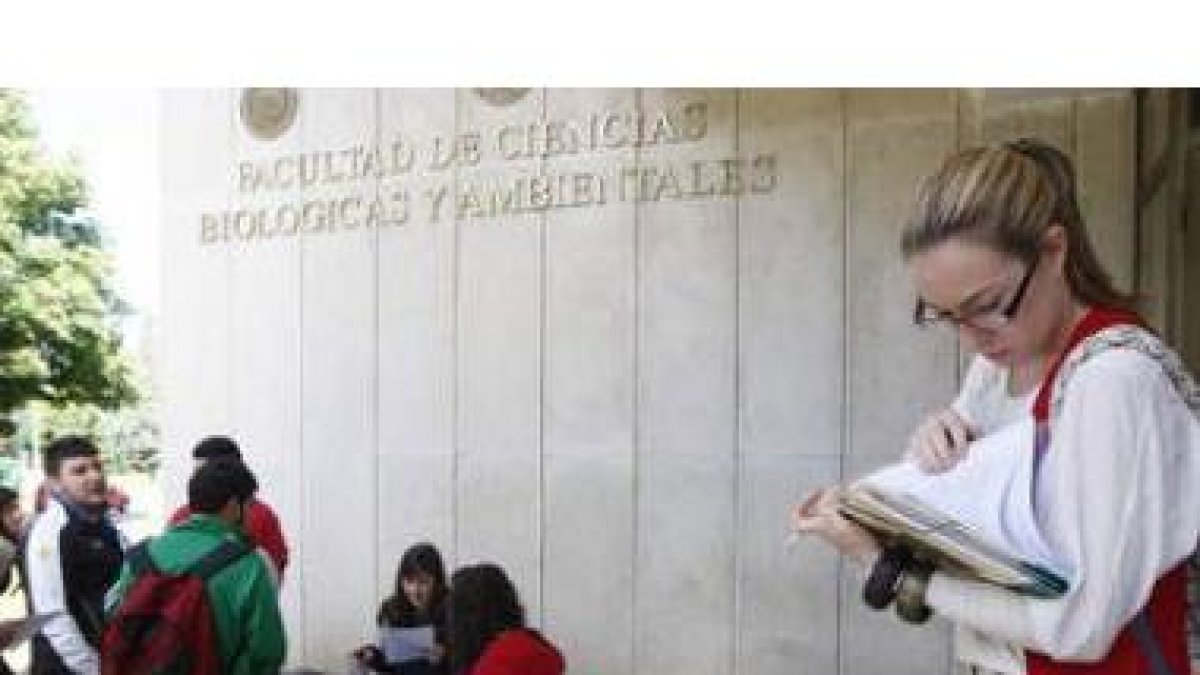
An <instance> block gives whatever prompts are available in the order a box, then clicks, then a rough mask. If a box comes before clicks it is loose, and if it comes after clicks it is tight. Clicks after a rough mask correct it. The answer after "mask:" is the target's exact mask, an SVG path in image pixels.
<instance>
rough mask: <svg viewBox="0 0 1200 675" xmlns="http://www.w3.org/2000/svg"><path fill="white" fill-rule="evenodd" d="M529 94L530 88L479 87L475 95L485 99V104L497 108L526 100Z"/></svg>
mask: <svg viewBox="0 0 1200 675" xmlns="http://www.w3.org/2000/svg"><path fill="white" fill-rule="evenodd" d="M528 93H529V87H524V88H514V87H490V88H484V87H477V88H476V89H475V95H476V96H478V97H479V98H481V99H483V101H484V103H487V104H489V105H494V106H497V107H503V106H509V105H512V104H514V103H516V102H517V101H520V100H521V99H523V98H525V94H528Z"/></svg>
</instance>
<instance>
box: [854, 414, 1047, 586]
mask: <svg viewBox="0 0 1200 675" xmlns="http://www.w3.org/2000/svg"><path fill="white" fill-rule="evenodd" d="M1033 433H1034V427H1033V422H1032V418H1024V419H1022V420H1021V421H1019V422H1016V423H1014V424H1011V425H1009V426H1007V427H1004V428H1003V429H999V430H997V431H995V432H993V433H992V434H989V435H988V436H985V437H984V438H981V439H979V440H978V441H975V442H974V443H972V444H971V447H970V449H969V452H968V453H967V456H966V458H965V459H964V460H962V461H961V462H959V464H957V465H956V466H955V467H954V468H953V469H952V470H950V471H947V472H945V473H940V474H925V473H922V472H921V471H920V470H919V469H918V468H917V467H916V466H915V465H913V464H912V463H909V462H904V463H901V464H896V465H892V466H889V467H886V468H884V469H881V470H880V471H877V472H876V473H873V474H870V475H868V476H866V477H865V478H863V479H861V480H859V481H857V482H856V483H854V485H852V486H851V488H850V489H849V490H848V491H847V492H846V494H845V496H844V498H843V501H842V507H841V510H842V512H843V513H844V514H845V515H847V516H848V517H850V518H852V519H854V520H857V521H858V522H860V523H861V524H863V525H864V526H866V527H868V528H869V529H872V530H875V531H876V532H880V533H883V534H885V535H887V536H892V537H895V538H898V539H901V540H903V541H906V542H908V543H909V544H912V545H914V546H916V547H918V548H922V549H925V550H926V552H927V553H931V554H933V555H934V557H936V558H938V559H939V561H940V562H941V563H942V564H943V567H944V568H945V569H947V570H948V571H951V572H956V573H959V574H963V575H965V576H969V577H974V578H977V579H979V580H982V581H987V582H990V583H995V584H998V585H1001V586H1005V587H1007V588H1011V589H1013V590H1017V591H1020V592H1023V593H1029V594H1031V595H1037V596H1043V597H1054V596H1057V595H1061V594H1062V593H1063V592H1065V590H1066V581H1065V579H1064V578H1063V576H1062V575H1061V574H1060V573H1059V572H1058V571H1055V568H1057V567H1059V565H1058V564H1057V563H1056V561H1055V560H1054V557H1053V555H1052V554H1051V552H1050V549H1049V547H1048V546H1047V545H1046V544H1045V542H1044V540H1043V538H1042V536H1041V533H1040V531H1039V530H1038V527H1037V524H1036V521H1035V519H1034V515H1033V471H1034V457H1033Z"/></svg>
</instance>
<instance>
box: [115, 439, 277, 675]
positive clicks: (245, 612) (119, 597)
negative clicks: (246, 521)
mask: <svg viewBox="0 0 1200 675" xmlns="http://www.w3.org/2000/svg"><path fill="white" fill-rule="evenodd" d="M257 487H258V485H257V482H256V481H255V479H254V475H253V474H252V473H250V470H249V469H247V468H246V466H245V465H244V464H242V463H241V462H240V461H238V460H236V459H228V458H226V459H216V460H212V461H208V462H205V463H204V464H203V465H201V466H200V467H199V468H197V469H196V471H195V473H194V474H193V475H192V478H191V480H190V481H189V482H188V505H189V507H190V508H191V511H192V514H191V515H190V516H189V517H188V519H187V520H185V521H184V522H182V523H180V524H178V525H175V526H173V527H171V528H170V529H168V530H167V531H166V532H165V533H163V534H162V535H161V536H159V537H156V538H154V539H150V540H147V542H146V543H145V544H144V545H139V546H137V547H134V548H133V549H131V550H130V552H129V555H128V556H127V558H126V563H125V565H124V567H123V568H122V570H121V576H120V578H119V579H118V580H117V583H116V585H115V586H113V588H112V590H111V591H110V595H109V608H110V609H109V614H108V625H107V626H106V628H105V632H104V639H103V643H102V646H101V658H102V672H103V673H105V674H106V675H108V674H111V675H140V674H141V673H151V672H154V673H181V674H182V673H188V674H189V675H218V674H219V675H264V674H265V673H276V672H278V671H279V668H280V667H281V666H282V664H283V661H284V657H285V654H286V649H287V645H286V638H285V636H284V628H283V619H282V617H281V616H280V613H279V605H278V602H277V599H276V592H275V586H274V584H273V582H272V580H271V572H270V571H269V570H268V568H267V566H268V564H269V563H267V562H266V559H265V558H264V557H263V556H261V555H258V554H257V553H256V552H255V548H254V545H253V543H251V542H250V540H249V539H248V538H247V536H246V534H245V532H244V531H243V529H242V519H243V516H244V511H245V508H246V502H247V500H249V499H250V497H251V496H252V495H253V494H254V491H255V489H256V488H257Z"/></svg>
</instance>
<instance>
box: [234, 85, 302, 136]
mask: <svg viewBox="0 0 1200 675" xmlns="http://www.w3.org/2000/svg"><path fill="white" fill-rule="evenodd" d="M298 103H299V95H298V94H297V93H296V90H295V89H288V88H259V89H243V90H242V103H241V113H242V124H243V125H244V126H245V127H246V130H247V131H249V132H250V134H251V135H252V136H254V137H255V138H258V139H260V140H264V141H273V140H275V139H276V138H279V137H280V136H282V135H283V132H285V131H287V130H288V129H289V128H291V126H292V122H294V121H296V106H297V104H298Z"/></svg>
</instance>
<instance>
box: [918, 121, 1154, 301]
mask: <svg viewBox="0 0 1200 675" xmlns="http://www.w3.org/2000/svg"><path fill="white" fill-rule="evenodd" d="M1051 225H1061V226H1062V227H1063V229H1064V230H1065V231H1066V235H1067V237H1066V238H1067V254H1066V262H1065V264H1064V274H1065V276H1066V280H1067V285H1068V286H1069V287H1070V289H1071V293H1072V295H1074V296H1075V298H1076V299H1078V300H1080V301H1082V302H1084V303H1087V304H1093V305H1104V306H1109V307H1119V308H1122V309H1133V306H1134V305H1135V304H1136V298H1135V297H1134V296H1131V295H1127V294H1124V293H1121V292H1120V291H1118V290H1117V289H1116V287H1115V286H1114V284H1113V282H1112V279H1111V277H1110V276H1109V275H1108V273H1107V272H1106V271H1105V270H1104V267H1103V266H1102V265H1101V264H1100V259H1099V258H1098V257H1097V256H1096V252H1095V250H1094V249H1093V248H1092V243H1091V239H1090V238H1089V237H1088V232H1087V226H1086V225H1085V224H1084V222H1083V215H1082V214H1081V212H1080V209H1079V201H1078V199H1077V198H1076V186H1075V169H1074V168H1073V167H1072V166H1071V160H1070V158H1068V157H1067V156H1066V155H1065V154H1063V153H1062V151H1060V150H1059V149H1058V148H1056V147H1054V146H1052V145H1050V144H1049V143H1046V142H1044V141H1040V140H1038V139H1034V138H1023V139H1020V140H1018V141H1013V142H1009V143H1004V144H1002V145H999V146H992V147H978V148H969V149H966V150H963V151H961V152H958V153H955V154H953V155H951V156H949V157H948V158H946V160H945V161H944V162H943V163H942V166H941V167H939V168H938V170H937V171H935V172H934V173H933V174H932V175H930V176H929V177H928V178H926V179H925V181H924V182H922V184H921V188H920V190H919V192H918V194H917V200H916V205H915V207H914V209H913V213H912V216H911V218H910V220H909V222H908V224H907V226H906V228H905V231H904V237H903V241H902V244H901V246H902V248H903V251H904V256H905V257H906V258H908V257H911V256H912V255H914V254H916V253H920V252H921V251H924V250H927V249H928V248H930V247H931V246H934V245H935V244H940V243H942V242H944V241H946V240H948V239H951V238H953V237H960V238H962V239H964V240H967V241H972V242H975V243H979V244H983V245H986V246H990V247H992V248H993V249H995V250H997V251H999V252H1001V253H1004V254H1006V255H1011V256H1013V257H1016V258H1020V259H1023V260H1026V261H1031V260H1033V259H1034V258H1035V257H1036V256H1037V254H1038V247H1039V245H1040V243H1041V241H1042V236H1043V235H1044V234H1045V233H1046V230H1047V229H1048V228H1049V227H1050V226H1051Z"/></svg>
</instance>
